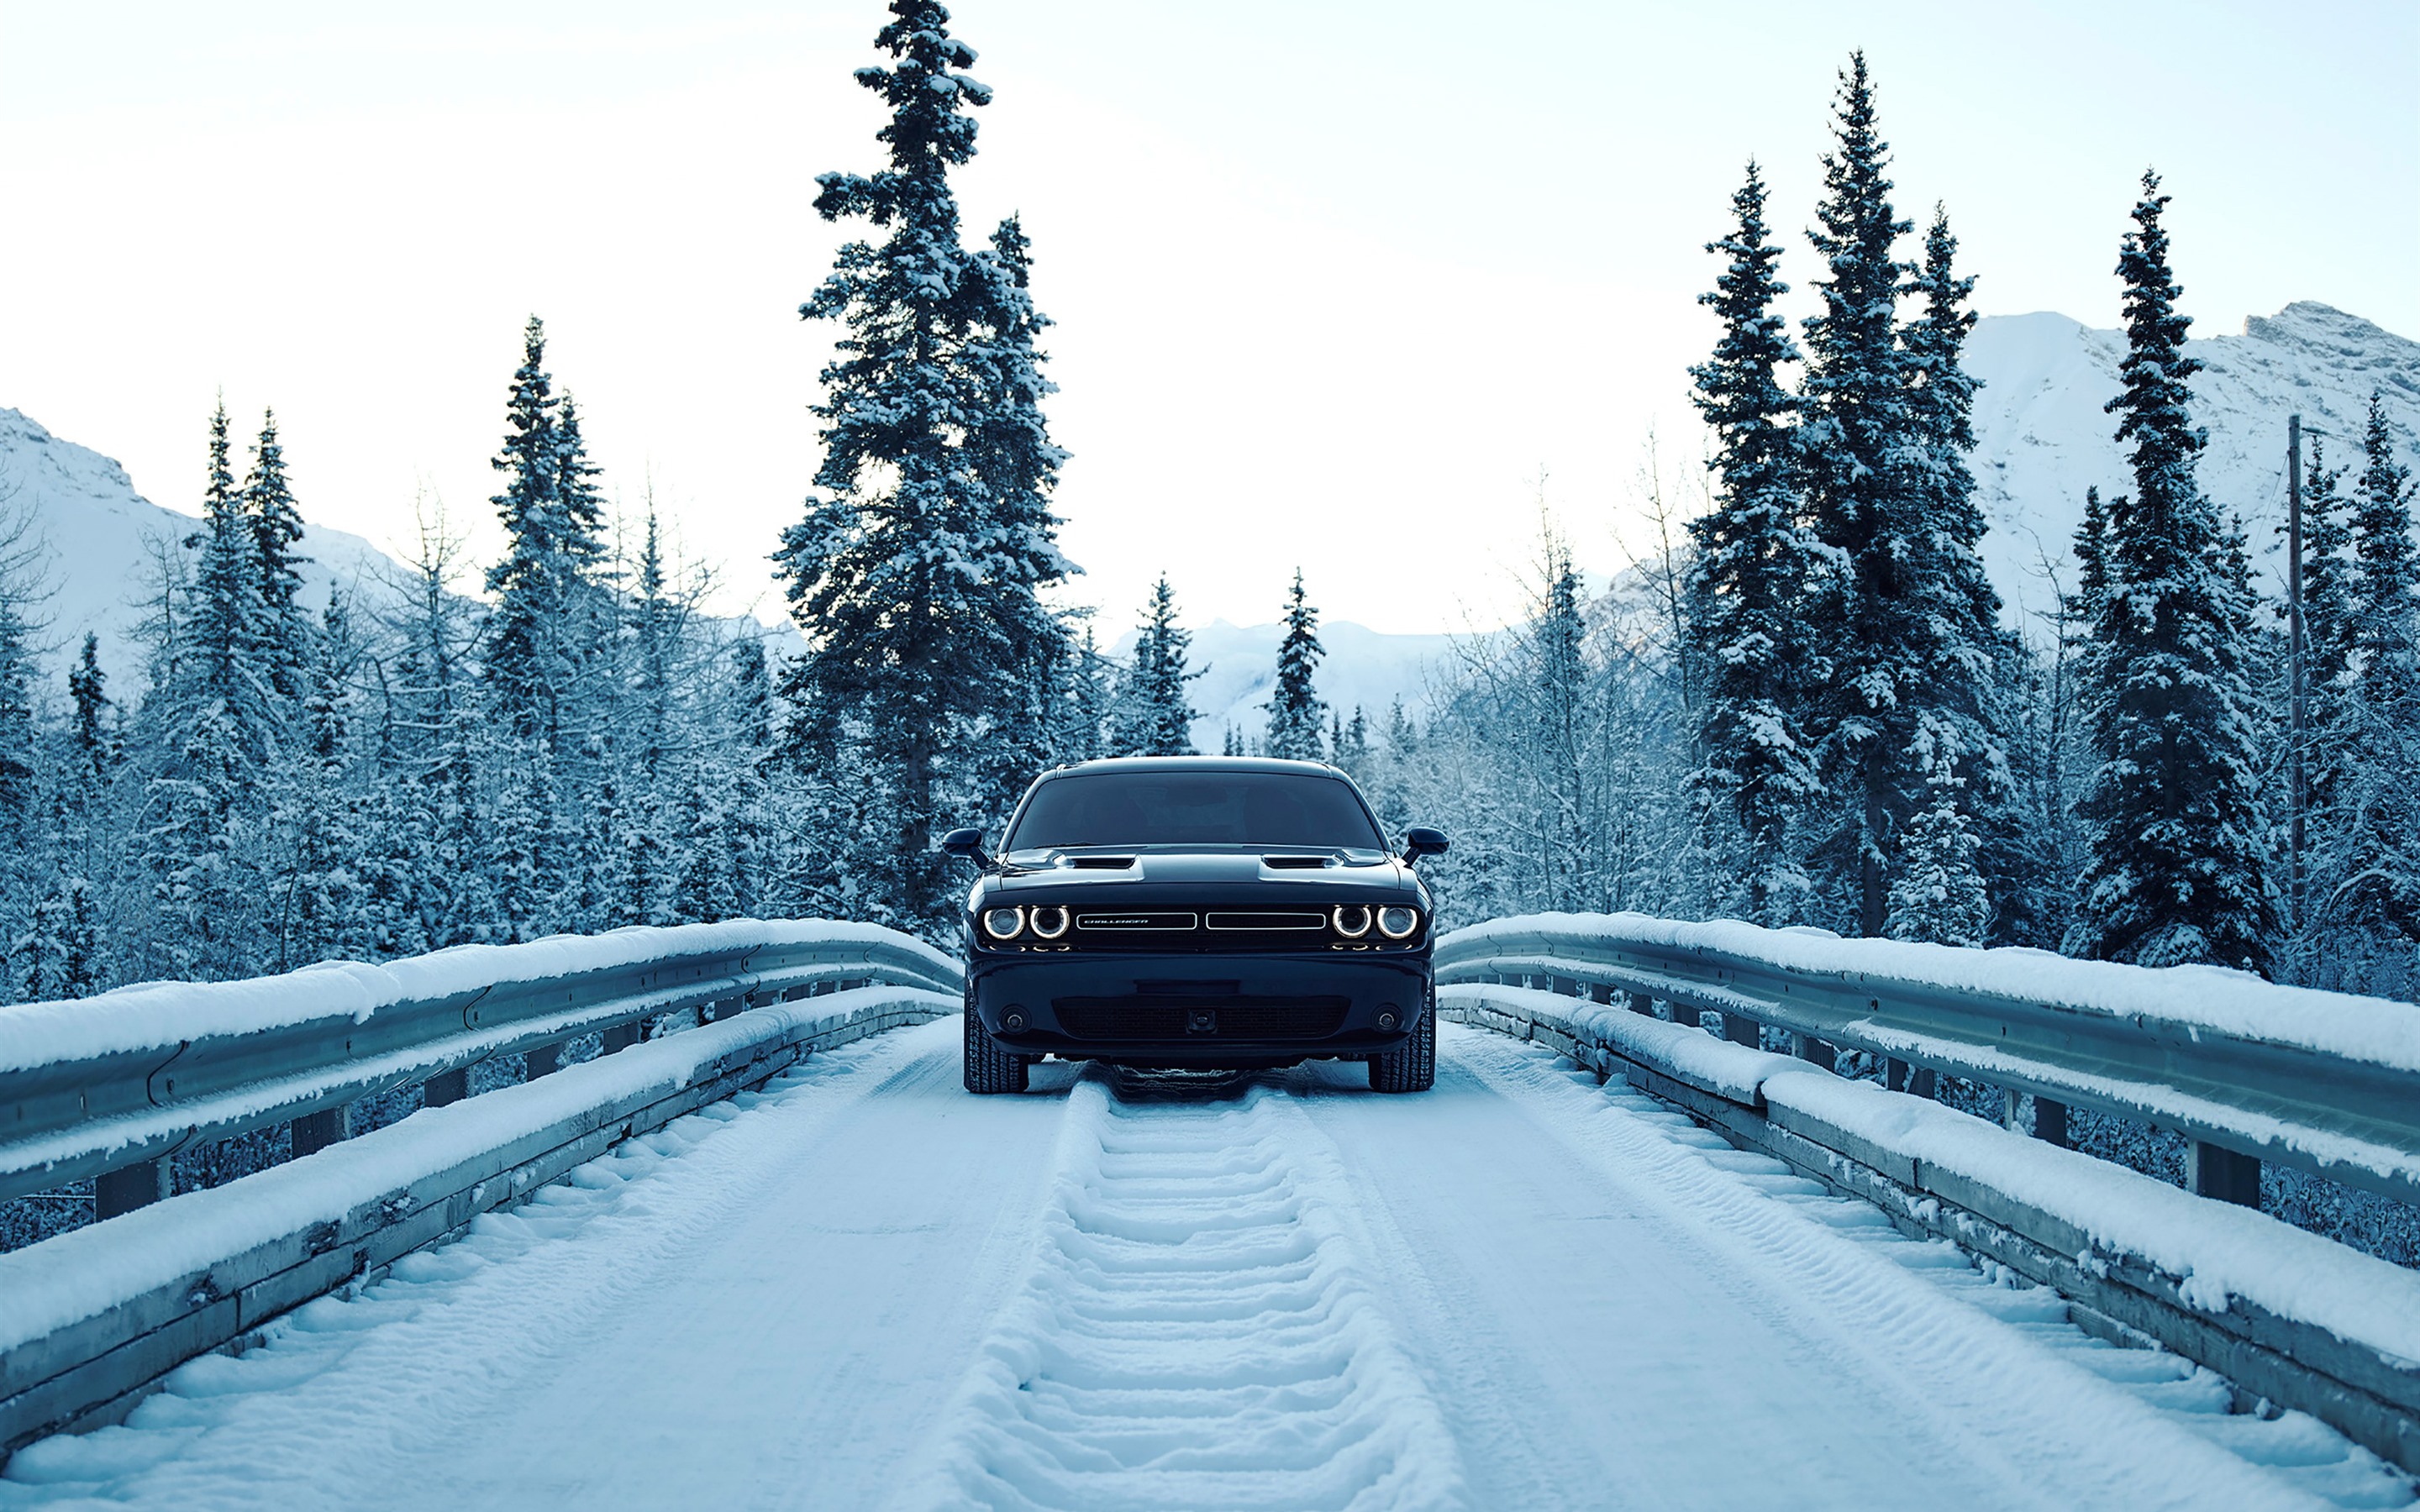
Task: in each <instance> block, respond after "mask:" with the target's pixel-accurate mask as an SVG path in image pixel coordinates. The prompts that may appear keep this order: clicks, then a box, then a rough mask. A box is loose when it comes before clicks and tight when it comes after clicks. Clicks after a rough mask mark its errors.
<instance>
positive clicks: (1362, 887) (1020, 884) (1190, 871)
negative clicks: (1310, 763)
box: [985, 847, 1419, 897]
mask: <svg viewBox="0 0 2420 1512" xmlns="http://www.w3.org/2000/svg"><path fill="white" fill-rule="evenodd" d="M1121 862H1124V863H1125V864H1124V865H1121V864H1119V863H1121ZM985 883H986V884H987V887H986V888H985V890H986V891H988V892H990V893H991V894H992V895H994V896H998V897H1015V896H1017V895H1020V894H1025V893H1032V892H1039V891H1043V890H1049V891H1053V892H1055V891H1058V890H1061V889H1063V888H1077V889H1081V890H1083V891H1085V892H1087V893H1089V892H1091V891H1092V890H1093V889H1095V888H1098V889H1100V890H1101V891H1103V892H1105V893H1106V892H1125V891H1128V890H1135V889H1142V888H1149V889H1151V890H1152V891H1155V892H1160V891H1164V890H1166V889H1168V888H1171V887H1218V888H1226V887H1249V888H1253V889H1256V890H1257V889H1263V888H1270V889H1283V890H1285V891H1289V892H1294V891H1300V892H1309V893H1321V894H1325V893H1327V892H1330V891H1333V892H1335V893H1336V894H1338V895H1340V896H1342V895H1343V894H1344V893H1346V892H1353V893H1358V894H1360V895H1362V896H1368V895H1369V894H1370V893H1371V892H1372V891H1373V890H1377V891H1387V892H1413V891H1417V890H1418V888H1419V884H1418V882H1416V881H1415V880H1414V878H1413V874H1412V871H1411V869H1410V868H1409V867H1407V866H1405V865H1404V863H1403V862H1402V861H1401V860H1400V859H1398V858H1397V857H1395V856H1385V855H1381V854H1380V853H1378V852H1375V851H1335V852H1326V853H1316V852H1301V851H1295V852H1283V851H1268V852H1257V851H1237V850H1233V849H1219V850H1200V851H1188V850H1169V849H1159V850H1143V851H1118V850H1111V849H1109V848H1107V847H1098V848H1091V849H1086V850H1081V851H1018V852H1013V853H1011V854H1010V855H1008V856H1004V857H1002V858H1001V870H1000V871H999V872H995V873H993V874H991V875H989V876H987V877H985Z"/></svg>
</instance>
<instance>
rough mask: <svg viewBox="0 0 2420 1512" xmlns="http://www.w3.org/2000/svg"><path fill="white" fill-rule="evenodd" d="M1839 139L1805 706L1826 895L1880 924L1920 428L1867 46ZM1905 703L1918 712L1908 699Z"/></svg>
mask: <svg viewBox="0 0 2420 1512" xmlns="http://www.w3.org/2000/svg"><path fill="white" fill-rule="evenodd" d="M1833 131H1834V134H1835V137H1836V138H1837V141H1838V147H1837V149H1836V150H1835V151H1833V152H1830V153H1827V154H1825V155H1824V158H1823V190H1824V193H1823V200H1822V202H1821V203H1820V204H1819V205H1818V206H1817V208H1816V215H1817V218H1818V220H1819V221H1820V222H1821V223H1822V225H1821V228H1820V229H1817V230H1815V231H1812V232H1810V233H1809V236H1810V239H1812V240H1813V242H1814V245H1815V249H1816V251H1818V252H1819V253H1821V254H1823V257H1824V259H1825V262H1826V267H1827V270H1828V273H1829V276H1828V277H1825V278H1819V279H1817V280H1816V281H1815V287H1816V289H1817V290H1818V292H1819V293H1820V294H1821V295H1822V297H1823V311H1822V313H1821V314H1819V315H1816V316H1811V317H1809V318H1808V319H1807V321H1806V323H1805V324H1806V336H1807V367H1806V378H1805V380H1804V383H1803V385H1802V393H1801V398H1800V412H1801V417H1802V418H1801V420H1800V424H1799V426H1798V429H1797V433H1796V434H1797V440H1798V442H1799V456H1798V465H1799V477H1800V480H1801V484H1802V486H1803V487H1804V490H1805V496H1806V501H1807V519H1808V523H1809V525H1810V526H1811V528H1812V530H1813V532H1814V534H1815V535H1816V537H1817V539H1818V540H1819V541H1820V542H1821V543H1822V544H1823V547H1824V548H1826V549H1827V552H1828V553H1829V554H1830V559H1831V561H1832V563H1834V570H1833V571H1832V572H1831V573H1829V574H1828V575H1827V577H1826V579H1825V580H1824V581H1823V584H1822V585H1821V591H1820V592H1818V593H1816V594H1811V595H1810V596H1809V598H1808V600H1807V622H1808V629H1809V631H1810V632H1811V634H1812V636H1813V638H1814V639H1815V640H1816V642H1817V643H1818V644H1820V645H1822V646H1823V647H1824V648H1825V649H1826V650H1827V651H1828V652H1829V653H1830V656H1829V658H1828V660H1829V665H1828V668H1827V672H1828V675H1827V676H1826V679H1825V683H1824V686H1823V688H1822V690H1821V691H1820V692H1819V694H1818V697H1817V699H1816V701H1815V703H1814V706H1813V707H1812V708H1811V709H1810V710H1809V712H1808V714H1807V734H1808V735H1809V736H1811V737H1813V738H1814V739H1815V740H1816V741H1817V742H1818V744H1819V747H1820V748H1821V757H1822V762H1823V770H1824V772H1825V775H1826V778H1827V779H1832V780H1835V781H1837V783H1838V794H1837V797H1838V801H1839V805H1840V811H1839V816H1838V820H1837V821H1836V824H1835V829H1834V833H1833V834H1831V835H1830V836H1828V837H1826V838H1825V839H1824V841H1823V852H1824V860H1825V862H1826V865H1825V871H1826V872H1828V873H1830V874H1831V875H1832V876H1833V877H1836V878H1844V879H1845V883H1846V886H1845V887H1844V888H1843V887H1840V886H1839V884H1838V883H1836V884H1835V891H1836V894H1837V893H1838V892H1839V891H1845V892H1846V894H1847V896H1846V897H1845V898H1842V897H1839V896H1837V895H1836V896H1834V897H1832V898H1831V899H1829V900H1827V901H1828V902H1829V903H1830V904H1831V906H1832V907H1833V908H1834V909H1835V910H1837V911H1838V913H1837V915H1836V917H1838V918H1841V919H1842V921H1844V922H1846V923H1847V924H1848V925H1849V926H1850V927H1851V928H1853V929H1854V930H1856V931H1857V932H1858V933H1864V934H1874V933H1880V932H1881V929H1882V923H1883V914H1884V910H1885V903H1886V901H1887V894H1886V889H1885V868H1886V867H1887V865H1888V863H1889V860H1890V857H1891V851H1892V848H1893V847H1892V844H1891V835H1892V830H1893V827H1894V825H1895V823H1896V821H1897V819H1898V818H1899V817H1900V815H1899V814H1897V813H1895V812H1894V811H1893V810H1894V809H1895V808H1896V807H1897V806H1898V800H1899V799H1900V797H1901V796H1902V795H1903V794H1904V792H1905V786H1906V785H1905V784H1904V783H1903V782H1902V780H1901V779H1902V778H1903V777H1904V775H1905V774H1904V773H1903V772H1902V770H1901V765H1902V759H1903V757H1904V755H1905V748H1906V742H1905V740H1904V739H1903V738H1901V737H1902V736H1903V735H1904V734H1905V733H1906V732H1905V731H1904V730H1903V729H1902V728H1900V726H1901V725H1902V724H1903V722H1904V721H1903V720H1899V719H1892V718H1890V717H1889V716H1890V715H1892V714H1894V713H1897V712H1900V711H1898V710H1896V709H1894V708H1893V707H1891V703H1892V701H1893V700H1894V699H1895V698H1896V697H1897V695H1898V694H1899V692H1900V688H1899V686H1898V685H1899V683H1900V679H1901V677H1902V675H1904V673H1905V672H1906V671H1909V669H1908V668H1907V667H1906V666H1905V662H1906V660H1907V653H1908V650H1909V649H1910V648H1908V647H1906V646H1905V645H1903V644H1901V641H1902V640H1903V639H1904V637H1905V634H1906V631H1907V629H1908V628H1909V626H1907V625H1903V624H1900V623H1898V620H1899V616H1898V614H1897V612H1896V610H1895V607H1894V606H1893V604H1892V602H1891V597H1890V595H1891V594H1892V593H1893V592H1894V591H1895V590H1898V589H1900V588H1901V587H1902V586H1904V585H1903V584H1902V583H1900V582H1899V581H1897V580H1896V579H1897V578H1898V576H1899V574H1898V573H1897V571H1896V567H1895V563H1893V561H1892V558H1891V553H1892V552H1893V550H1894V549H1896V548H1900V547H1901V546H1903V545H1904V544H1905V543H1904V540H1903V533H1904V531H1905V528H1906V527H1907V525H1908V524H1909V523H1910V521H1909V519H1908V515H1909V510H1908V507H1907V503H1908V501H1907V499H1906V495H1907V494H1908V492H1909V491H1910V488H1909V484H1910V480H1909V476H1908V474H1909V472H1910V471H1911V470H1910V463H1911V461H1912V454H1913V452H1914V450H1915V438H1914V435H1913V433H1912V431H1913V427H1912V423H1911V417H1910V415H1909V413H1908V409H1909V385H1908V358H1907V353H1906V352H1905V351H1904V350H1903V349H1902V347H1900V340H1899V334H1900V332H1899V327H1898V323H1897V317H1896V312H1897V308H1898V302H1897V301H1898V298H1899V294H1900V285H1901V283H1902V280H1903V278H1904V276H1905V275H1906V274H1907V273H1908V272H1910V271H1911V270H1912V269H1911V266H1910V265H1909V264H1907V263H1904V262H1901V261H1900V259H1899V258H1898V256H1897V255H1896V247H1897V243H1898V240H1899V237H1900V233H1902V232H1904V231H1906V230H1908V229H1910V225H1909V223H1908V222H1905V221H1902V220H1900V219H1899V217H1898V215H1897V214H1896V213H1895V212H1894V211H1893V209H1892V208H1891V203H1890V189H1891V184H1890V180H1889V179H1888V178H1887V177H1885V176H1884V168H1885V162H1886V161H1887V154H1888V147H1887V145H1886V144H1885V142H1884V141H1883V140H1882V138H1881V136H1880V134H1879V133H1878V132H1877V131H1876V128H1875V120H1874V96H1873V85H1872V81H1871V80H1870V78H1869V76H1868V74H1867V71H1866V58H1865V54H1863V53H1862V52H1860V53H1854V54H1851V55H1850V60H1849V68H1848V69H1847V70H1846V71H1845V72H1844V73H1842V75H1841V76H1840V89H1839V93H1838V98H1837V101H1836V105H1835V118H1834V123H1833ZM1905 712H1907V713H1909V714H1912V713H1913V712H1914V711H1913V710H1912V709H1911V710H1908V711H1905Z"/></svg>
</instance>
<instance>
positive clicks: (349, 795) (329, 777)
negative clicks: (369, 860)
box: [271, 594, 376, 971]
mask: <svg viewBox="0 0 2420 1512" xmlns="http://www.w3.org/2000/svg"><path fill="white" fill-rule="evenodd" d="M311 651H312V656H311V661H310V664H309V665H308V666H307V667H306V668H305V669H304V670H303V675H304V695H303V727H302V740H301V741H299V742H297V744H296V746H295V748H293V749H292V750H291V751H290V752H289V753H288V756H287V761H286V762H285V763H283V764H282V766H281V770H280V771H279V773H278V782H277V801H276V806H275V810H274V813H273V815H272V825H273V826H274V829H275V831H276V833H277V834H278V836H279V839H280V847H279V849H280V853H281V858H282V865H281V866H280V869H279V870H281V871H282V872H284V875H282V876H275V877H273V878H272V879H271V880H272V881H273V882H274V883H275V885H276V887H277V891H278V892H279V894H280V903H279V908H278V913H277V918H276V925H275V937H276V942H277V959H276V966H275V969H277V970H280V971H287V970H291V969H293V968H294V967H297V966H303V965H308V964H311V963H312V962H314V961H324V960H327V959H329V958H330V957H332V956H349V957H352V958H355V959H360V958H363V957H364V956H365V955H367V954H370V953H374V951H375V949H376V944H375V940H374V938H373V935H372V932H371V930H370V928H369V925H368V922H367V917H366V910H365V907H364V899H363V897H362V896H361V894H362V859H363V851H364V841H365V837H364V835H363V832H362V824H361V819H362V814H361V812H360V810H359V806H358V804H357V801H356V799H357V796H358V795H357V794H356V792H355V791H354V789H353V785H352V782H351V780H350V777H351V771H352V754H353V753H352V743H353V742H352V735H353V730H352V706H353V687H352V677H353V663H354V661H355V660H356V659H357V658H358V657H359V656H360V654H361V652H360V647H359V646H358V645H357V644H356V643H355V640H354V637H353V629H352V616H351V613H350V610H349V609H348V608H347V606H346V603H345V599H344V595H343V594H331V595H329V599H328V607H327V609H325V610H324V611H322V613H321V615H320V621H319V630H318V634H317V635H316V636H314V637H313V638H312V645H311Z"/></svg>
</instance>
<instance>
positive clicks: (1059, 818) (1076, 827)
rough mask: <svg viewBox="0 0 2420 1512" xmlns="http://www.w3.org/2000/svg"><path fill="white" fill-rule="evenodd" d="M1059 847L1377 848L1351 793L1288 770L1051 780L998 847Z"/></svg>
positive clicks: (1382, 844) (1123, 774)
mask: <svg viewBox="0 0 2420 1512" xmlns="http://www.w3.org/2000/svg"><path fill="white" fill-rule="evenodd" d="M1068 845H1136V846H1141V845H1247V846H1249V845H1308V846H1318V847H1322V848H1329V849H1341V850H1364V851H1374V850H1383V849H1385V848H1386V842H1385V841H1383V840H1381V839H1380V838H1379V835H1378V830H1377V826H1375V825H1373V824H1372V823H1371V822H1370V812H1369V810H1367V809H1365V808H1363V807H1362V804H1361V800H1360V799H1359V798H1358V797H1357V796H1356V795H1355V794H1354V792H1353V790H1352V789H1351V788H1350V787H1347V786H1346V785H1345V784H1344V783H1343V782H1342V781H1340V780H1338V779H1335V778H1332V777H1313V776H1311V775H1309V774H1302V775H1296V774H1295V773H1292V772H1216V771H1212V772H1205V771H1199V770H1196V771H1187V772H1169V773H1166V774H1162V773H1158V772H1090V773H1085V774H1082V775H1079V776H1073V777H1059V778H1053V779H1050V780H1049V781H1047V782H1045V783H1043V784H1042V785H1041V786H1040V787H1038V788H1036V789H1035V790H1034V793H1033V796H1032V798H1031V799H1030V800H1028V802H1027V803H1026V805H1025V811H1024V812H1023V813H1022V814H1020V815H1018V816H1017V820H1016V829H1015V830H1014V831H1013V832H1012V833H1011V834H1010V835H1009V838H1008V847H1007V848H1008V849H1010V850H1015V851H1025V850H1049V849H1055V848H1057V847H1061V846H1068Z"/></svg>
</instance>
